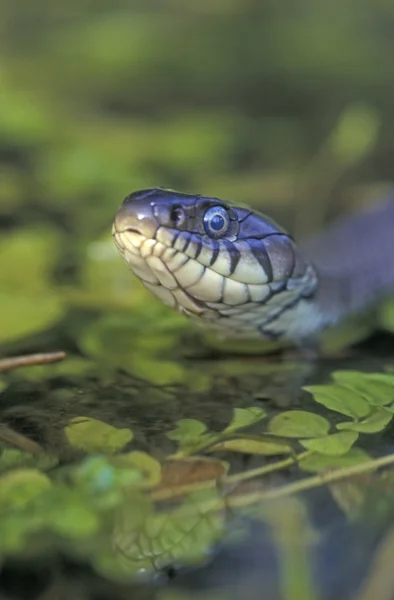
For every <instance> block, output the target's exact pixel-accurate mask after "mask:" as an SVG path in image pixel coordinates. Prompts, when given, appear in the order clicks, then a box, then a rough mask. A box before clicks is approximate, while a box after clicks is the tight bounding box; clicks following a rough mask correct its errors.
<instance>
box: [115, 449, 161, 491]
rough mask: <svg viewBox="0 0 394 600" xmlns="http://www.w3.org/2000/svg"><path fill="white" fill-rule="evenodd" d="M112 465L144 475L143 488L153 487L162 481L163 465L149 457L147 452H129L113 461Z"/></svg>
mask: <svg viewBox="0 0 394 600" xmlns="http://www.w3.org/2000/svg"><path fill="white" fill-rule="evenodd" d="M111 462H112V464H113V465H115V466H116V467H120V468H122V469H138V471H140V472H141V473H142V475H143V479H142V482H141V483H142V486H140V487H144V488H145V487H148V488H149V487H153V486H155V485H157V484H158V483H159V481H160V479H161V465H160V463H159V461H158V460H156V459H155V458H153V456H149V454H147V453H146V452H139V451H137V450H136V451H134V452H129V453H127V454H120V455H119V456H115V457H114V458H113V459H112V461H111Z"/></svg>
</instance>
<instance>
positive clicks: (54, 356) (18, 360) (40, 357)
mask: <svg viewBox="0 0 394 600" xmlns="http://www.w3.org/2000/svg"><path fill="white" fill-rule="evenodd" d="M65 358H66V353H65V352H44V353H41V354H26V355H23V356H12V357H10V358H2V359H0V372H3V371H11V370H12V369H18V368H20V367H33V366H37V365H47V364H50V363H56V362H60V361H61V360H64V359H65Z"/></svg>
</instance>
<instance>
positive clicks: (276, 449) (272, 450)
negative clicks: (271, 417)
mask: <svg viewBox="0 0 394 600" xmlns="http://www.w3.org/2000/svg"><path fill="white" fill-rule="evenodd" d="M223 451H224V452H226V451H227V452H241V453H242V454H262V455H264V456H279V455H280V454H290V453H291V452H292V451H293V449H292V447H291V446H289V445H287V444H283V443H281V442H276V441H275V440H272V439H268V436H267V438H266V439H264V437H261V439H258V438H257V437H256V438H254V439H252V438H235V439H232V440H224V441H223V442H219V443H218V444H215V445H214V446H211V447H210V448H209V452H223Z"/></svg>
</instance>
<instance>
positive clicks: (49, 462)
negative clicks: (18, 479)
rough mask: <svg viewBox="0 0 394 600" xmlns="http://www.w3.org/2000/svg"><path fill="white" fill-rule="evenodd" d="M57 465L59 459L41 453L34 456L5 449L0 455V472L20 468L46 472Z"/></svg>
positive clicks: (12, 449)
mask: <svg viewBox="0 0 394 600" xmlns="http://www.w3.org/2000/svg"><path fill="white" fill-rule="evenodd" d="M57 463H58V458H57V457H56V456H54V455H51V454H44V453H40V454H37V455H35V456H34V455H33V454H30V453H29V452H24V451H22V450H16V449H14V448H4V450H3V451H2V452H1V454H0V472H1V471H8V470H9V469H15V468H20V467H32V468H33V467H34V468H35V469H39V470H40V471H45V470H47V469H50V468H52V467H54V466H56V465H57ZM0 485H1V484H0Z"/></svg>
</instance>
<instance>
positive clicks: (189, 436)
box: [166, 419, 207, 448]
mask: <svg viewBox="0 0 394 600" xmlns="http://www.w3.org/2000/svg"><path fill="white" fill-rule="evenodd" d="M176 423H177V427H176V429H173V430H172V431H169V432H168V433H167V434H166V435H167V437H168V439H169V440H173V441H174V442H178V444H179V446H180V447H181V448H183V447H184V446H190V445H191V444H194V443H196V442H199V441H200V440H201V438H202V436H203V435H204V434H206V432H207V428H206V426H205V425H204V423H202V422H201V421H197V419H180V420H179V421H177V422H176Z"/></svg>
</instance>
